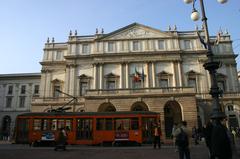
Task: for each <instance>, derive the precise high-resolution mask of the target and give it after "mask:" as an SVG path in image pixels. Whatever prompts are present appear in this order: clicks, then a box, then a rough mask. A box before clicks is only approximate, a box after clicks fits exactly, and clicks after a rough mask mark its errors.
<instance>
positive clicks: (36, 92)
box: [34, 85, 39, 94]
mask: <svg viewBox="0 0 240 159" xmlns="http://www.w3.org/2000/svg"><path fill="white" fill-rule="evenodd" d="M34 94H39V85H35V86H34Z"/></svg>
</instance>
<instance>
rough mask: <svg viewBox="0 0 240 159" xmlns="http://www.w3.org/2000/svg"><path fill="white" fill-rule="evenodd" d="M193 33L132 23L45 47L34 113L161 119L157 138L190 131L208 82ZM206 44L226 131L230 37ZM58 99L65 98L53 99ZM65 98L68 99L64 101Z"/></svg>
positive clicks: (234, 80)
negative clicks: (134, 114)
mask: <svg viewBox="0 0 240 159" xmlns="http://www.w3.org/2000/svg"><path fill="white" fill-rule="evenodd" d="M197 32H199V34H200V36H204V32H203V30H194V31H178V30H177V28H176V27H174V29H173V30H168V31H161V30H158V29H155V28H151V27H148V26H145V25H142V24H138V23H133V24H130V25H128V26H126V27H123V28H120V29H118V30H116V31H113V32H111V33H108V34H104V33H103V32H101V33H99V32H98V31H96V34H95V35H87V36H80V35H77V32H76V31H75V33H74V34H73V33H72V32H70V34H69V37H68V40H67V41H66V42H63V43H56V42H55V40H54V38H53V39H52V41H51V42H50V40H49V39H48V41H47V43H46V44H45V47H44V56H43V60H42V61H41V65H42V70H41V82H40V96H39V97H34V98H33V99H32V103H31V104H32V111H33V112H47V111H50V110H52V109H57V108H59V107H61V106H63V105H65V104H66V103H67V102H69V101H70V100H72V97H71V96H73V97H76V98H77V100H74V101H73V102H70V103H69V105H68V106H67V107H70V108H71V109H70V110H68V111H74V112H81V111H87V112H97V111H138V110H143V111H155V112H159V113H160V116H161V124H162V130H163V138H164V139H165V138H168V137H170V135H171V129H172V125H173V123H178V122H180V121H181V120H186V121H187V122H188V124H189V127H193V126H195V125H198V126H202V125H204V124H205V123H206V122H207V120H208V119H209V114H210V112H211V97H210V95H209V94H208V92H209V89H210V87H211V81H210V77H209V74H208V72H207V71H206V70H205V69H204V68H203V64H204V63H205V62H206V60H207V57H206V49H205V48H204V47H203V46H202V45H201V42H200V41H199V38H198V35H197ZM219 35H220V36H219V37H218V42H216V40H217V37H216V36H211V41H212V43H213V46H212V47H213V52H214V55H215V59H216V60H219V61H221V64H222V66H221V68H220V69H219V70H218V74H217V76H218V84H219V87H220V88H221V89H222V90H223V96H222V97H221V103H222V108H223V110H225V112H226V114H227V115H228V117H229V119H230V120H229V125H230V126H233V127H238V126H239V125H240V116H239V114H240V112H239V110H240V109H239V108H240V107H239V106H240V98H239V93H238V92H239V83H238V75H237V69H236V60H235V58H236V57H237V56H236V55H235V54H234V52H233V49H232V43H231V39H230V35H229V34H228V33H220V34H219ZM57 90H60V91H61V92H64V93H59V91H57ZM69 95H70V96H69Z"/></svg>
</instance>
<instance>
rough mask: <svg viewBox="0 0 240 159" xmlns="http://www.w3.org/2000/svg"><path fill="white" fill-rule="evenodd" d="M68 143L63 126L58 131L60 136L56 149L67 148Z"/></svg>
mask: <svg viewBox="0 0 240 159" xmlns="http://www.w3.org/2000/svg"><path fill="white" fill-rule="evenodd" d="M66 143H67V133H66V131H65V129H64V128H61V129H60V131H59V133H58V138H57V141H56V146H55V149H54V150H55V151H57V150H58V149H62V150H66Z"/></svg>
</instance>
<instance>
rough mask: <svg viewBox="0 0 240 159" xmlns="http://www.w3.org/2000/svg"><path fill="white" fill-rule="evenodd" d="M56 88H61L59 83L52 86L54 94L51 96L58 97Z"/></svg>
mask: <svg viewBox="0 0 240 159" xmlns="http://www.w3.org/2000/svg"><path fill="white" fill-rule="evenodd" d="M57 90H61V87H60V86H59V85H55V86H54V94H53V97H60V93H59V92H58V91H57Z"/></svg>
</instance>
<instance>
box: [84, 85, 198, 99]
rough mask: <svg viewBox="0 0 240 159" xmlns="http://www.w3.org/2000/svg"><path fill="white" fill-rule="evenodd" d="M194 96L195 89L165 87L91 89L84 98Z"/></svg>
mask: <svg viewBox="0 0 240 159" xmlns="http://www.w3.org/2000/svg"><path fill="white" fill-rule="evenodd" d="M189 93H190V94H194V93H195V88H192V87H166V88H138V89H111V90H109V89H98V90H96V89H91V90H87V93H86V94H85V97H94V96H129V95H131V96H135V95H136V96H139V95H144V96H153V95H174V94H175V95H176V94H189Z"/></svg>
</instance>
